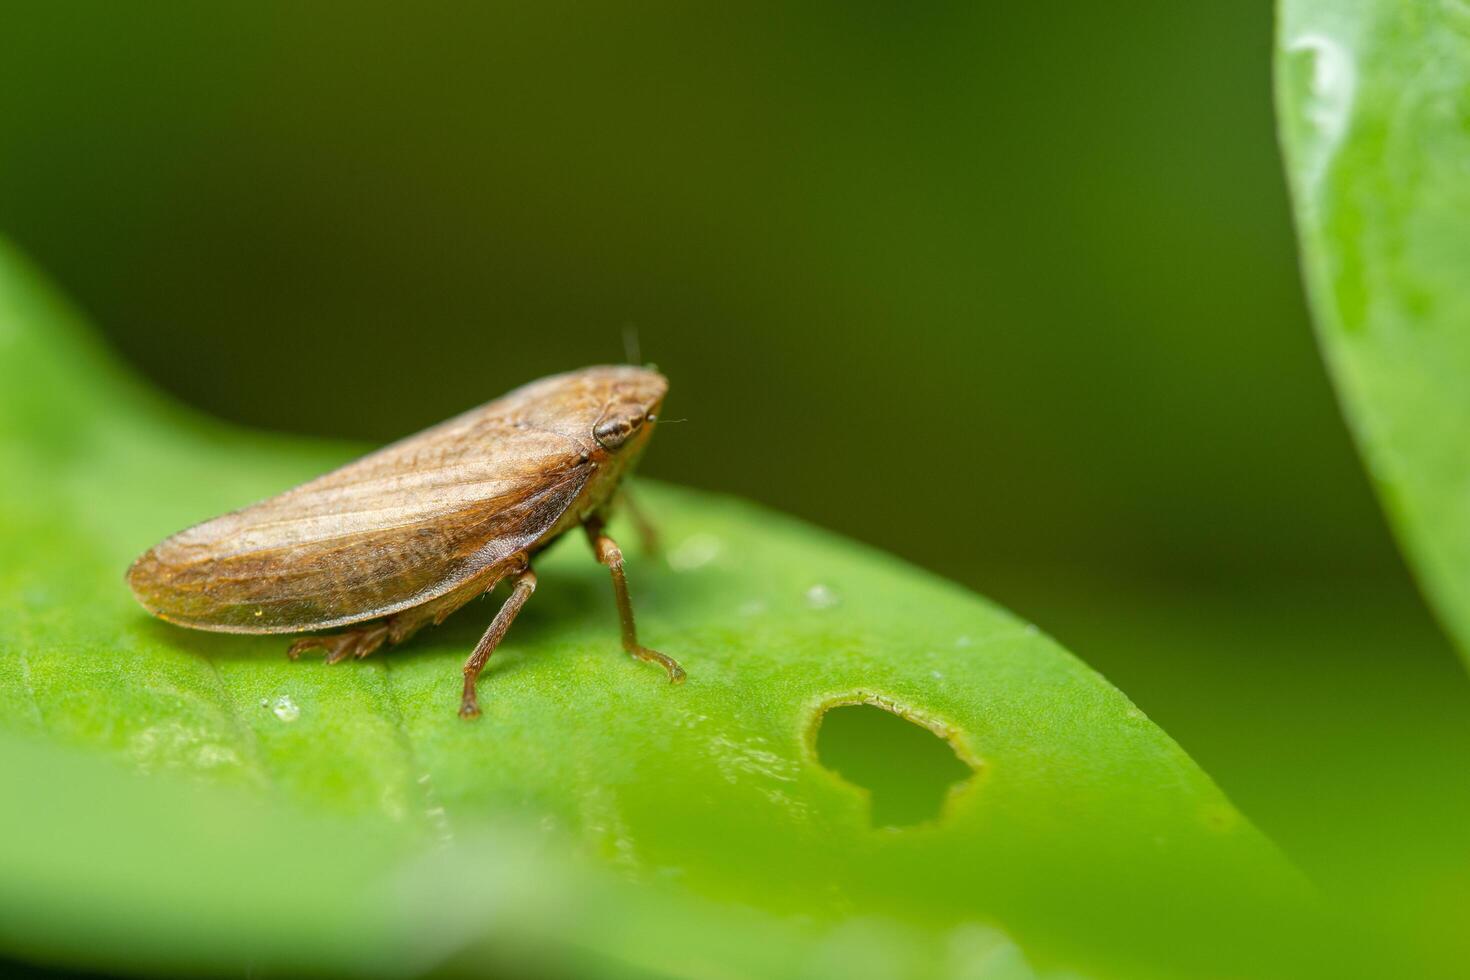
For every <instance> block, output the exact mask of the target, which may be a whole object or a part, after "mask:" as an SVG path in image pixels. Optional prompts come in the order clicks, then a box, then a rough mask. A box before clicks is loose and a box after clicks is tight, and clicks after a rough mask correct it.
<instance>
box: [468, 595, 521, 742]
mask: <svg viewBox="0 0 1470 980" xmlns="http://www.w3.org/2000/svg"><path fill="white" fill-rule="evenodd" d="M535 591H536V573H535V572H533V571H531V569H530V568H526V569H523V570H522V571H521V572H520V573H519V574H517V575H516V577H515V581H514V584H513V585H512V586H511V590H510V595H508V596H506V598H505V602H504V603H503V604H502V605H501V607H500V611H499V612H498V613H496V614H495V618H494V619H493V620H491V621H490V627H489V629H487V630H485V635H484V636H482V637H480V642H479V643H477V644H475V650H474V652H473V653H471V654H470V659H468V660H466V661H465V663H464V694H463V696H461V698H460V701H459V716H460V717H461V718H478V717H480V702H479V700H478V698H476V696H475V681H476V680H478V679H479V677H480V671H482V670H484V669H485V662H486V661H488V660H489V659H490V654H492V653H494V652H495V648H496V647H497V646H499V645H500V641H501V640H502V639H504V638H505V631H506V630H508V629H510V624H511V623H513V622H515V618H516V614H517V613H519V612H520V611H521V607H522V606H524V605H525V604H526V600H527V599H529V598H531V593H533V592H535Z"/></svg>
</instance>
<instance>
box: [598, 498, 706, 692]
mask: <svg viewBox="0 0 1470 980" xmlns="http://www.w3.org/2000/svg"><path fill="white" fill-rule="evenodd" d="M584 526H585V528H586V530H587V540H588V541H590V542H591V543H592V552H593V554H595V555H597V560H598V561H600V562H602V564H604V565H606V566H607V569H608V571H609V572H611V573H612V583H613V597H614V598H615V599H616V600H617V603H618V619H619V620H620V621H621V623H622V629H623V649H624V650H626V651H627V652H628V655H629V656H631V657H634V658H636V659H638V660H647V661H648V662H650V663H655V664H658V665H660V666H661V667H663V669H664V670H666V671H668V673H669V683H671V684H678V683H679V682H681V681H682V680H684V677H685V674H684V668H683V667H680V666H679V662H678V661H677V660H675V659H674V658H672V657H667V656H665V655H664V654H662V653H659V652H658V651H657V650H650V649H649V648H648V647H646V646H644V645H643V644H641V643H639V642H638V627H637V626H636V625H635V624H634V622H633V603H632V602H630V601H629V599H628V578H627V576H626V575H625V574H623V551H622V549H621V548H619V547H618V545H617V542H616V541H614V540H613V539H612V538H610V537H608V536H607V532H606V531H604V530H603V526H602V521H601V520H598V519H596V518H594V519H592V520H589V521H588V522H587V523H586V524H585V525H584Z"/></svg>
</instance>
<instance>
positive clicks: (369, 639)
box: [286, 554, 527, 664]
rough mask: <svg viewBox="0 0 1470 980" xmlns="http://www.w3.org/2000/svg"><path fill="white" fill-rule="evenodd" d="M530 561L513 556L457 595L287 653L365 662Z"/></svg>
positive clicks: (323, 636)
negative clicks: (313, 652) (320, 652)
mask: <svg viewBox="0 0 1470 980" xmlns="http://www.w3.org/2000/svg"><path fill="white" fill-rule="evenodd" d="M526 561H527V559H526V556H525V555H524V554H516V555H513V556H511V558H510V559H509V563H508V564H504V563H503V564H500V565H493V566H491V567H489V568H487V569H485V570H484V572H482V573H481V574H479V575H477V576H475V577H474V578H472V579H470V580H469V581H468V582H465V583H464V584H463V585H461V586H460V587H459V588H457V589H455V590H454V591H453V592H449V593H446V594H445V595H442V596H440V597H439V598H437V599H431V600H430V601H428V602H425V603H423V604H422V605H418V606H413V607H412V608H409V609H405V610H403V611H402V612H397V613H394V614H393V615H391V616H388V617H387V618H385V619H379V620H374V621H372V622H369V623H364V624H363V625H361V626H358V627H355V628H353V629H349V630H343V631H342V632H340V633H319V634H317V635H315V636H303V637H301V638H300V639H299V640H297V641H296V642H294V643H292V644H291V646H290V648H289V649H288V650H287V651H286V656H288V657H290V658H291V659H292V660H296V659H297V658H299V657H300V656H301V654H302V653H304V652H305V651H307V650H311V649H322V650H325V651H326V652H327V658H326V659H327V663H329V664H335V663H339V662H341V661H343V660H346V659H347V658H348V657H356V658H357V659H358V660H361V659H363V658H364V657H367V656H370V655H371V654H373V653H375V652H377V650H378V648H379V647H381V646H382V645H383V644H384V643H391V644H393V645H395V646H396V645H397V644H399V643H402V642H404V641H405V640H407V639H408V638H409V637H411V636H413V635H414V634H415V633H417V632H418V631H419V630H421V629H423V628H424V627H425V626H428V625H429V624H431V623H432V624H433V625H435V626H438V625H439V624H440V623H442V622H444V620H445V619H446V618H448V616H449V614H450V613H452V612H454V611H455V610H457V609H459V608H460V607H461V606H463V605H465V604H466V603H467V602H469V601H470V600H472V599H474V598H476V597H477V596H480V595H483V594H485V593H486V592H488V591H489V590H490V589H493V588H494V587H495V585H496V583H497V582H499V581H500V579H501V577H502V576H504V575H505V574H506V572H507V571H510V570H512V569H515V570H519V569H524V568H525V567H526Z"/></svg>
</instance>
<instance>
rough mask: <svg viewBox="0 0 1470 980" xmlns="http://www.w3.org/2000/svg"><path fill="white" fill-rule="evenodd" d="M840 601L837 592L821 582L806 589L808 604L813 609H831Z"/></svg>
mask: <svg viewBox="0 0 1470 980" xmlns="http://www.w3.org/2000/svg"><path fill="white" fill-rule="evenodd" d="M840 602H842V600H841V599H840V598H839V597H838V595H837V593H836V592H833V591H832V590H831V589H830V588H829V587H827V586H825V585H822V584H821V583H820V582H819V583H817V584H816V585H814V586H812V587H811V588H809V589H807V590H806V604H807V605H808V606H811V607H812V608H813V609H831V608H832V607H833V606H836V605H837V604H839V603H840Z"/></svg>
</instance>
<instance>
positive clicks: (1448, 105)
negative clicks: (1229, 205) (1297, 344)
mask: <svg viewBox="0 0 1470 980" xmlns="http://www.w3.org/2000/svg"><path fill="white" fill-rule="evenodd" d="M1277 44H1278V49H1277V102H1278V110H1279V111H1278V115H1279V119H1280V126H1281V134H1282V142H1283V145H1284V148H1285V151H1286V160H1287V172H1288V175H1289V177H1290V183H1291V188H1292V196H1293V201H1294V206H1295V210H1296V219H1297V227H1298V230H1299V234H1300V239H1301V248H1302V257H1303V269H1304V273H1305V277H1306V282H1307V286H1308V293H1309V297H1310V300H1311V305H1312V308H1313V311H1314V313H1315V319H1316V324H1317V331H1318V336H1319V338H1320V340H1321V344H1322V349H1323V351H1324V353H1325V355H1326V358H1327V362H1328V364H1329V366H1330V368H1331V370H1332V374H1333V377H1334V379H1335V380H1336V383H1337V388H1338V391H1339V394H1340V396H1341V399H1342V402H1343V405H1344V408H1345V410H1346V413H1347V417H1348V419H1349V422H1350V423H1351V426H1352V428H1353V431H1354V434H1355V436H1356V438H1357V441H1358V446H1359V448H1360V450H1361V452H1362V455H1363V457H1364V459H1365V460H1366V462H1367V465H1368V468H1369V471H1370V473H1371V476H1372V479H1373V481H1374V483H1375V485H1376V486H1377V489H1378V492H1379V494H1380V496H1381V498H1382V500H1383V504H1384V507H1385V508H1386V510H1387V511H1388V514H1389V517H1390V519H1391V521H1392V523H1393V524H1394V526H1395V528H1396V530H1397V532H1398V535H1399V538H1400V540H1401V542H1402V544H1403V547H1404V550H1405V552H1406V553H1407V555H1408V558H1409V560H1410V563H1411V564H1412V565H1413V566H1414V568H1415V570H1416V571H1417V573H1418V576H1419V579H1420V582H1421V583H1422V585H1423V587H1424V589H1425V591H1426V592H1427V593H1428V595H1429V597H1430V599H1431V601H1432V602H1433V604H1434V606H1435V608H1436V610H1437V611H1438V613H1439V616H1440V617H1441V619H1442V620H1443V622H1444V623H1445V624H1446V625H1447V626H1448V627H1449V630H1450V631H1451V633H1452V634H1453V635H1454V637H1455V638H1456V640H1457V642H1458V645H1459V648H1460V651H1461V654H1462V655H1464V656H1467V657H1470V8H1467V7H1466V5H1465V4H1463V3H1458V2H1452V0H1443V2H1440V0H1434V2H1430V0H1416V2H1408V3H1405V2H1398V0H1355V2H1352V3H1339V2H1333V0H1282V3H1281V5H1280V19H1279V33H1278V41H1277Z"/></svg>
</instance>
